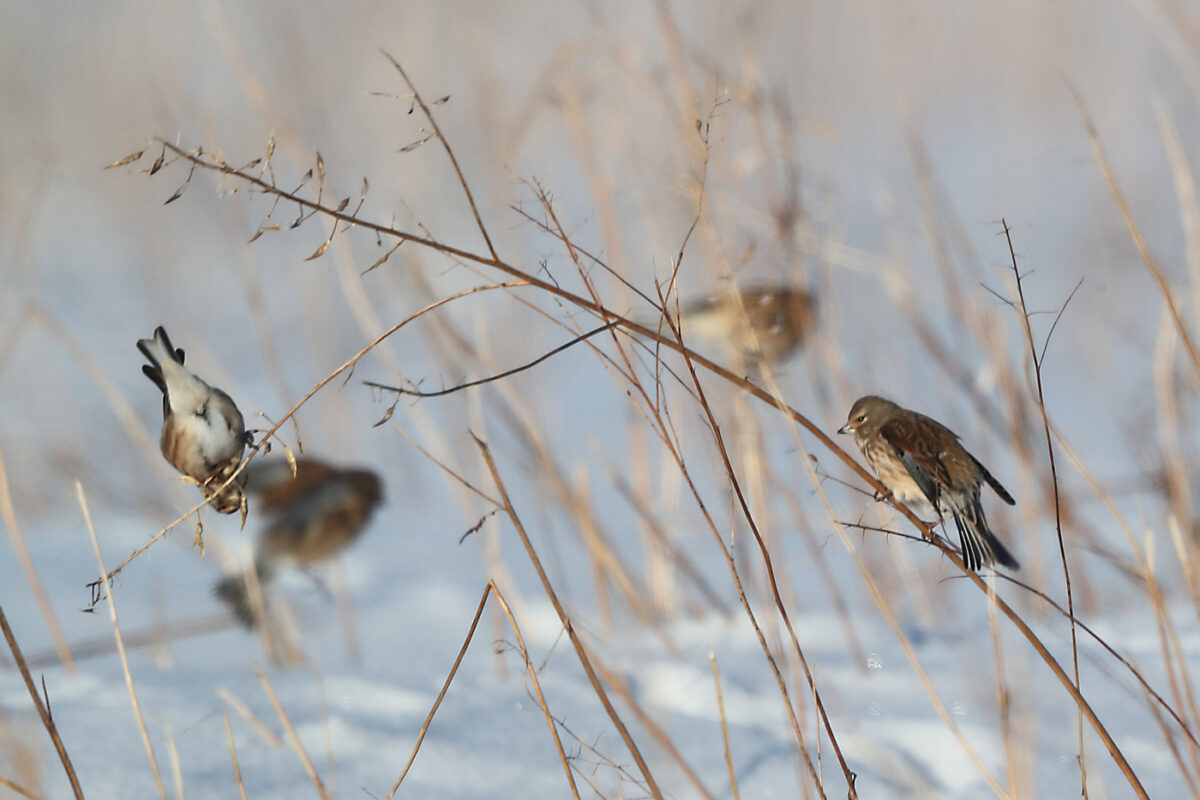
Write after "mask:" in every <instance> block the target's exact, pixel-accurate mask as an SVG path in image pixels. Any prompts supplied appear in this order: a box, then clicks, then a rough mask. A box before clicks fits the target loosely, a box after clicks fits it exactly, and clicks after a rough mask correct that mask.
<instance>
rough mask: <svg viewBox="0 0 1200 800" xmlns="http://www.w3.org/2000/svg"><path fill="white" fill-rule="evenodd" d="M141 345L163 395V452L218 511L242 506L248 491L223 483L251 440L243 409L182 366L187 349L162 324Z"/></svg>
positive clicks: (147, 369) (148, 371) (148, 372)
mask: <svg viewBox="0 0 1200 800" xmlns="http://www.w3.org/2000/svg"><path fill="white" fill-rule="evenodd" d="M137 346H138V350H140V351H142V355H144V356H145V357H146V358H147V359H149V361H150V363H149V364H143V365H142V372H144V373H145V374H146V377H147V378H149V379H150V380H151V381H153V382H154V385H155V386H157V387H158V388H159V390H160V391H161V392H162V394H163V428H162V441H161V443H160V447H161V449H162V454H163V456H164V457H165V458H166V459H167V462H168V463H170V465H171V466H173V467H175V469H177V470H179V472H181V473H182V474H184V475H186V476H187V477H188V478H191V479H192V480H193V481H195V482H196V483H197V484H199V485H200V490H201V491H202V492H203V493H204V497H205V499H207V500H209V501H210V504H211V505H212V507H213V509H214V510H215V511H217V512H219V513H221V514H232V513H234V512H235V511H237V510H239V509H244V506H245V495H244V494H243V492H242V487H241V486H239V485H238V484H237V482H236V481H235V482H234V483H231V484H229V486H227V487H225V488H224V489H221V488H220V487H221V485H222V484H224V483H225V482H226V481H227V480H228V479H229V476H230V475H232V474H233V472H234V470H236V469H237V466H238V464H239V463H240V462H241V459H242V451H243V450H244V449H245V447H246V445H247V444H252V443H253V436H252V435H251V434H249V433H248V432H247V431H246V425H245V423H244V422H243V420H242V412H240V411H238V407H237V406H236V405H235V404H234V402H233V400H232V399H231V398H230V397H229V395H227V394H225V392H223V391H221V390H220V389H216V388H214V387H212V386H209V385H208V384H207V383H205V382H204V381H202V380H200V379H199V378H197V377H196V376H195V375H193V374H192V373H191V372H188V370H187V369H185V368H184V366H183V350H181V349H177V348H176V347H175V346H174V345H172V344H171V340H170V338H169V337H168V336H167V332H166V331H165V330H164V329H163V328H162V326H159V327H158V328H156V329H155V331H154V338H152V339H139V340H138V343H137ZM243 521H244V520H243Z"/></svg>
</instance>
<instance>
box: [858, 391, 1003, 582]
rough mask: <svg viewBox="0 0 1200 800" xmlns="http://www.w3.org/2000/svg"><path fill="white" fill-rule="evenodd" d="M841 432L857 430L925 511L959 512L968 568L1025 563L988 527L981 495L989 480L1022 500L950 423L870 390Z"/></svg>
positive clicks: (881, 466) (878, 462)
mask: <svg viewBox="0 0 1200 800" xmlns="http://www.w3.org/2000/svg"><path fill="white" fill-rule="evenodd" d="M838 433H851V434H854V442H855V444H857V445H858V448H859V449H860V450H861V451H862V454H863V457H864V458H866V459H867V463H868V464H870V465H871V469H872V470H874V471H875V475H876V476H877V477H878V478H879V482H880V483H882V484H883V485H884V486H886V487H887V488H888V489H889V490H890V491H891V493H892V494H893V495H895V496H896V497H897V498H898V499H899V500H900V501H901V502H903V503H904V504H905V505H907V506H908V507H909V508H911V509H912V510H913V511H914V512H916V513H917V514H918V515H919V516H921V517H923V518H929V517H933V518H935V519H942V518H944V517H945V516H946V515H947V514H949V515H951V516H953V517H954V525H955V527H957V528H958V538H959V542H960V543H961V545H962V556H963V563H964V564H966V566H967V569H969V570H971V571H973V572H974V571H977V570H978V569H979V568H980V567H986V566H989V565H991V564H999V565H1000V566H1002V567H1008V568H1009V569H1018V568H1019V565H1018V564H1017V560H1016V559H1015V558H1013V556H1012V554H1011V553H1009V552H1008V549H1007V548H1006V547H1005V546H1004V544H1003V543H1001V541H1000V540H999V539H997V538H996V535H995V534H994V533H992V531H991V529H990V528H989V527H988V524H987V518H986V517H985V516H984V514H983V504H982V503H981V502H980V499H979V493H980V489H981V486H982V484H983V483H984V482H986V483H987V484H988V486H991V487H992V489H994V490H995V491H996V494H998V495H1000V499H1001V500H1003V501H1004V502H1006V503H1008V504H1009V505H1010V506H1011V505H1016V502H1017V501H1016V500H1013V498H1012V495H1010V494H1009V493H1008V490H1006V489H1005V488H1004V487H1003V486H1001V485H1000V482H999V481H998V480H996V479H995V478H994V477H993V476H992V473H990V472H988V471H987V469H986V468H985V467H984V466H983V465H982V464H980V463H979V461H978V460H977V459H976V458H975V456H973V455H971V454H970V453H968V452H967V451H966V449H965V448H964V447H963V446H962V445H961V444H960V443H959V441H958V436H957V435H956V434H955V433H954V432H953V431H951V430H950V429H949V428H947V427H946V426H944V425H942V424H941V423H940V422H937V421H936V420H933V419H930V418H929V417H927V416H925V415H924V414H918V413H917V412H915V411H909V410H908V409H906V408H901V407H900V406H898V405H896V404H895V403H893V402H891V401H890V400H885V399H883V398H882V397H876V396H874V395H867V396H866V397H860V398H859V399H858V400H856V401H854V405H853V406H852V407H851V408H850V415H849V418H848V419H847V421H846V424H845V425H843V426H842V427H841V428H839V429H838Z"/></svg>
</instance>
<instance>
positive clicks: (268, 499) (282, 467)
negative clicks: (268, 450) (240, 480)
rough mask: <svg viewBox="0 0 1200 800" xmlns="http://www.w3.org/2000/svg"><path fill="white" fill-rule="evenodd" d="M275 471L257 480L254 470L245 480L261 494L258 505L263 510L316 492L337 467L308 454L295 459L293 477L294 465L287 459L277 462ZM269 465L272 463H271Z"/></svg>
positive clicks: (289, 503)
mask: <svg viewBox="0 0 1200 800" xmlns="http://www.w3.org/2000/svg"><path fill="white" fill-rule="evenodd" d="M272 466H273V467H275V468H276V469H275V471H274V472H273V473H269V474H263V475H262V477H261V478H260V479H259V480H257V481H256V480H255V477H256V476H255V475H254V474H252V475H251V476H250V477H249V478H248V479H247V481H246V485H247V487H248V488H249V489H250V490H251V491H254V492H257V493H258V494H259V501H258V508H259V510H260V511H271V510H272V509H275V508H287V507H288V506H289V505H292V504H294V503H296V502H298V501H299V500H300V499H302V498H304V497H306V496H308V495H310V494H313V493H316V491H317V489H318V488H319V487H320V486H321V485H322V484H323V483H325V482H326V481H328V480H329V479H330V478H331V477H333V476H334V475H335V474H336V472H337V470H336V469H334V468H333V467H331V466H329V465H328V464H325V463H323V462H321V461H317V460H316V459H311V458H306V459H300V460H298V461H297V462H296V476H295V477H294V478H293V477H292V470H291V466H290V465H289V464H288V463H287V462H286V461H285V462H283V463H282V464H274V465H272ZM268 469H269V467H268Z"/></svg>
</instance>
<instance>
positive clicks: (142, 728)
mask: <svg viewBox="0 0 1200 800" xmlns="http://www.w3.org/2000/svg"><path fill="white" fill-rule="evenodd" d="M75 496H76V499H78V500H79V508H80V509H81V510H82V511H83V519H84V522H85V523H86V524H87V530H88V536H90V537H91V540H92V549H93V550H95V552H96V564H97V565H98V566H99V567H100V574H101V575H106V574H107V572H106V570H105V569H104V555H103V554H102V553H101V552H100V541H99V540H98V539H97V538H96V529H95V528H94V527H93V526H92V514H91V512H90V511H89V510H88V505H87V497H86V496H85V495H84V493H83V484H82V483H80V482H79V481H76V482H75ZM105 586H106V587H107V588H108V591H105V592H104V595H105V597H106V598H107V600H108V617H109V620H110V621H111V622H112V626H113V639H114V640H115V641H116V643H117V655H119V656H120V657H121V671H122V672H123V673H124V675H125V688H126V689H127V690H128V691H129V702H130V705H132V706H133V716H134V718H135V719H136V720H137V724H138V731H139V732H140V733H141V735H142V745H143V746H144V747H145V748H146V758H147V759H148V760H149V762H150V771H151V772H152V773H153V774H154V785H155V786H156V787H157V789H158V794H159V797H161V798H162V800H167V790H166V788H165V787H164V786H163V782H162V776H161V775H160V774H159V771H158V759H157V758H155V757H154V747H153V746H152V745H151V744H150V734H149V733H148V732H147V731H146V721H145V720H144V719H143V718H142V706H141V703H139V702H138V696H137V691H136V690H135V689H134V688H133V676H132V675H131V674H130V672H129V658H128V656H127V655H126V654H125V643H124V642H123V641H122V639H121V626H120V624H119V623H118V622H117V601H116V600H115V599H114V598H113V594H112V591H111V585H109V584H107V583H106V584H105Z"/></svg>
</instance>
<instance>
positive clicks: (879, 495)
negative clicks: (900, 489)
mask: <svg viewBox="0 0 1200 800" xmlns="http://www.w3.org/2000/svg"><path fill="white" fill-rule="evenodd" d="M873 496H874V498H875V502H876V503H883V502H887V501H888V500H895V499H896V495H894V494H892V490H891V489H888V490H887V491H886V492H880V491H878V490H876V491H875V492H874V493H873Z"/></svg>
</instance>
